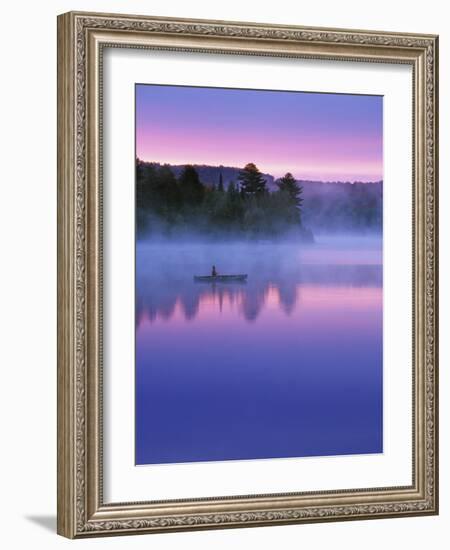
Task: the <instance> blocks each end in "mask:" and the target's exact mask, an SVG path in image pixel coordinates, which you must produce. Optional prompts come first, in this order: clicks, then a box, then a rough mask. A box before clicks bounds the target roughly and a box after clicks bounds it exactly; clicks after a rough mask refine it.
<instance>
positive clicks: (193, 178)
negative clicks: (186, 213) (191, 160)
mask: <svg viewBox="0 0 450 550" xmlns="http://www.w3.org/2000/svg"><path fill="white" fill-rule="evenodd" d="M179 183H180V191H181V196H182V198H183V202H184V204H187V205H195V204H201V203H202V202H203V198H204V196H205V188H204V186H203V184H202V182H201V181H200V178H199V177H198V172H197V170H196V169H195V168H194V167H193V166H192V165H190V164H187V165H186V166H185V167H184V169H183V172H182V173H181V175H180V179H179Z"/></svg>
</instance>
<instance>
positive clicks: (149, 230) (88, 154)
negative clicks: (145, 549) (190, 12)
mask: <svg viewBox="0 0 450 550" xmlns="http://www.w3.org/2000/svg"><path fill="white" fill-rule="evenodd" d="M437 46H438V38H437V36H432V35H417V34H414V35H413V34H406V33H388V32H375V31H355V30H341V29H322V28H304V27H293V26H289V25H286V26H283V25H278V26H276V25H266V24H255V23H238V22H223V21H201V20H186V19H170V18H155V17H141V16H130V15H109V14H95V13H75V12H71V13H66V14H64V15H61V16H59V18H58V216H59V217H58V312H59V321H58V532H59V533H60V534H61V535H64V536H66V537H70V538H81V537H89V536H100V535H119V534H134V533H151V532H161V531H181V530H192V529H212V528H227V527H229V528H230V527H245V526H256V525H259V526H261V525H274V524H287V523H304V522H317V521H339V520H350V519H355V520H356V519H374V518H386V517H401V516H411V515H429V514H436V513H437V511H438V477H437V476H438V466H437V462H438V447H437V441H438V433H437V427H438V417H437V398H438V392H437V384H438V380H437V355H438V342H437V337H438V334H437V290H438V289H437V285H438V280H437V262H438V258H437V252H438V247H437V237H438V227H437V179H438V174H437V168H438V163H437V155H438V136H437V117H438V103H437V101H438V58H437V55H438V51H437Z"/></svg>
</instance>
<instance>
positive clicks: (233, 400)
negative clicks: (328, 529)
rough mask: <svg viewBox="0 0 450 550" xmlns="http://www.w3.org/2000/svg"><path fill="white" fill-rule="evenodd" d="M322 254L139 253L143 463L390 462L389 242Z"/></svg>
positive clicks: (155, 247)
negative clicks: (367, 456) (224, 277)
mask: <svg viewBox="0 0 450 550" xmlns="http://www.w3.org/2000/svg"><path fill="white" fill-rule="evenodd" d="M318 241H319V242H318V243H317V244H315V245H313V246H304V245H303V246H300V245H298V244H292V243H285V244H274V243H264V242H260V243H254V242H253V243H244V244H243V243H222V244H212V243H210V244H204V243H203V244H192V243H190V244H188V243H174V242H167V243H155V242H150V241H148V242H146V241H141V242H138V244H137V249H136V463H137V464H154V463H167V462H193V461H210V460H237V459H256V458H274V457H301V456H314V455H316V456H317V455H340V454H356V453H357V454H360V453H379V452H382V250H381V239H377V238H359V239H357V238H354V239H349V238H334V239H331V238H328V239H327V238H324V239H318ZM212 264H215V265H216V267H217V270H218V271H219V273H224V274H225V273H247V274H248V282H247V283H244V284H242V283H216V284H212V283H195V282H194V280H193V275H194V274H209V272H210V269H211V265H212Z"/></svg>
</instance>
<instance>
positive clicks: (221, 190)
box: [217, 171, 224, 193]
mask: <svg viewBox="0 0 450 550" xmlns="http://www.w3.org/2000/svg"><path fill="white" fill-rule="evenodd" d="M217 191H219V192H220V193H223V191H224V189H223V177H222V171H221V172H220V174H219V186H218V187H217Z"/></svg>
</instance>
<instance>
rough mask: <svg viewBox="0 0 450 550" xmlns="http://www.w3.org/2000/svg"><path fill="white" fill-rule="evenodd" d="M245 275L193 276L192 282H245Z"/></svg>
mask: <svg viewBox="0 0 450 550" xmlns="http://www.w3.org/2000/svg"><path fill="white" fill-rule="evenodd" d="M246 280H247V275H216V276H215V277H213V276H212V275H194V281H202V282H207V283H226V282H232V281H246Z"/></svg>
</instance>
